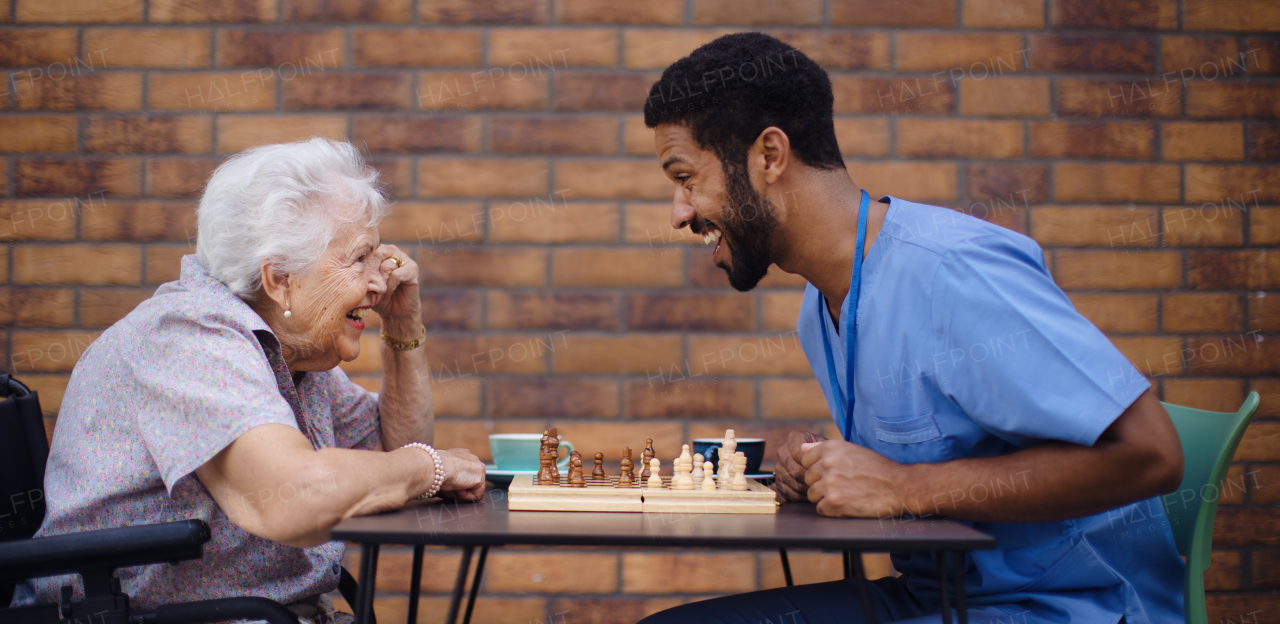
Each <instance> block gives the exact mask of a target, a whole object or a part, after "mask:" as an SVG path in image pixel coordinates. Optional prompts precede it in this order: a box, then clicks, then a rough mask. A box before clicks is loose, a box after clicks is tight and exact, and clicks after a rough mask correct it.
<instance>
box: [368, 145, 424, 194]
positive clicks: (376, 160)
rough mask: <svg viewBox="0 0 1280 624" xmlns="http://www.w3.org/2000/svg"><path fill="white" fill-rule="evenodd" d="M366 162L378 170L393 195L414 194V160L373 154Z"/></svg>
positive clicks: (379, 175) (380, 178)
mask: <svg viewBox="0 0 1280 624" xmlns="http://www.w3.org/2000/svg"><path fill="white" fill-rule="evenodd" d="M365 162H366V163H367V164H368V165H369V166H370V167H373V168H374V169H377V170H378V178H379V180H380V181H381V182H382V183H383V184H385V185H387V188H386V192H387V193H388V194H389V195H391V196H392V197H408V196H410V195H412V194H413V160H412V159H410V158H396V157H394V156H390V157H389V156H380V155H373V154H371V155H370V156H369V158H368V159H366V160H365Z"/></svg>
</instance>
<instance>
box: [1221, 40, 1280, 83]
mask: <svg viewBox="0 0 1280 624" xmlns="http://www.w3.org/2000/svg"><path fill="white" fill-rule="evenodd" d="M1243 53H1244V54H1245V55H1246V56H1247V57H1248V60H1249V69H1248V72H1249V73H1250V74H1257V75H1268V76H1274V75H1276V74H1280V43H1277V42H1276V40H1275V38H1273V37H1246V38H1245V40H1244V52H1243ZM1232 62H1233V63H1234V62H1235V60H1234V59H1232Z"/></svg>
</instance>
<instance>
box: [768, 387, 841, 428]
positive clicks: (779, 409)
mask: <svg viewBox="0 0 1280 624" xmlns="http://www.w3.org/2000/svg"><path fill="white" fill-rule="evenodd" d="M760 415H761V416H763V417H765V418H778V419H784V418H785V419H804V418H808V419H823V418H829V417H830V416H831V412H830V411H828V408H827V399H826V397H824V396H823V394H822V387H821V386H819V385H818V382H817V381H816V380H813V379H766V380H764V381H762V382H760Z"/></svg>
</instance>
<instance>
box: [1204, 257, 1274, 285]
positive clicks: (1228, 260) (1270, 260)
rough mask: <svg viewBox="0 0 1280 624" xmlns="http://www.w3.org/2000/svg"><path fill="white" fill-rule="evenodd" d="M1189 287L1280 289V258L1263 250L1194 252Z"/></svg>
mask: <svg viewBox="0 0 1280 624" xmlns="http://www.w3.org/2000/svg"><path fill="white" fill-rule="evenodd" d="M1187 285H1188V286H1190V287H1192V288H1195V289H1197V290H1244V289H1248V290H1267V289H1274V288H1277V287H1280V254H1268V253H1267V252H1266V251H1264V250H1247V251H1192V252H1189V253H1188V254H1187Z"/></svg>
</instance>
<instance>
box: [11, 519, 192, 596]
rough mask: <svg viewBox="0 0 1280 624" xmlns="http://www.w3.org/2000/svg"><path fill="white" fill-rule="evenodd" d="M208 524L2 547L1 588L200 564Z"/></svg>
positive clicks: (36, 540) (183, 524) (156, 526)
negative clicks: (30, 580)
mask: <svg viewBox="0 0 1280 624" xmlns="http://www.w3.org/2000/svg"><path fill="white" fill-rule="evenodd" d="M209 537H210V531H209V525H207V524H205V523H204V521H203V520H179V521H177V522H165V523H162V524H143V525H137V526H127V527H117V528H113V529H102V530H98V531H83V532H80V533H68V534H66V535H54V536H51V537H37V538H33V539H28V540H17V541H12V542H3V543H0V582H4V581H22V580H26V579H28V578H36V577H44V576H54V575H58V574H71V573H83V572H86V571H103V570H106V571H110V570H115V569H117V568H127V567H130V566H140V565H150V564H154V563H166V562H176V561H183V560H187V559H199V558H200V557H201V556H203V554H204V543H205V542H207V541H209Z"/></svg>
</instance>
